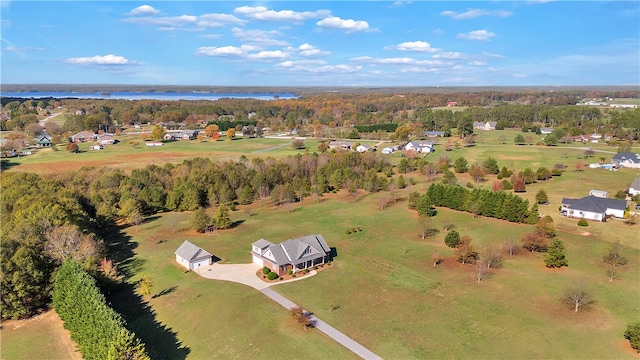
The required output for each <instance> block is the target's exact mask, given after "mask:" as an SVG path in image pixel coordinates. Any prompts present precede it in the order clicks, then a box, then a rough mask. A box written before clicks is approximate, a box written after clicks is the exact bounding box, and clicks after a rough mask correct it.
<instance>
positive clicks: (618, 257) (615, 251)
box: [602, 241, 627, 267]
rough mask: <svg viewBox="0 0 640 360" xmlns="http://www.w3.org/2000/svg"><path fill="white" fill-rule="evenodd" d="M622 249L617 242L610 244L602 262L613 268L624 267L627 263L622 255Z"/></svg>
mask: <svg viewBox="0 0 640 360" xmlns="http://www.w3.org/2000/svg"><path fill="white" fill-rule="evenodd" d="M621 252H622V247H621V245H620V242H619V241H616V242H615V243H613V244H611V246H610V247H609V250H608V251H607V254H606V255H605V256H604V257H603V258H602V260H603V261H604V262H605V263H607V264H609V265H611V266H613V267H616V266H619V265H625V264H626V263H627V258H626V257H624V256H623V255H622V253H621Z"/></svg>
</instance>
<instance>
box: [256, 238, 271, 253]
mask: <svg viewBox="0 0 640 360" xmlns="http://www.w3.org/2000/svg"><path fill="white" fill-rule="evenodd" d="M271 245H273V243H272V242H271V241H269V240H265V239H260V240H258V241H256V242H254V243H253V244H251V246H255V247H257V248H258V249H262V250H264V249H266V248H268V247H269V246H271Z"/></svg>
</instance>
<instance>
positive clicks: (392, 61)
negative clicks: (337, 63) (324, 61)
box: [349, 56, 448, 66]
mask: <svg viewBox="0 0 640 360" xmlns="http://www.w3.org/2000/svg"><path fill="white" fill-rule="evenodd" d="M349 60H350V61H353V62H361V63H370V64H381V65H420V66H443V65H448V63H445V62H442V61H440V60H418V59H414V58H409V57H396V58H372V57H370V56H358V57H354V58H351V59H349Z"/></svg>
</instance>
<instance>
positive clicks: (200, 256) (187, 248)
mask: <svg viewBox="0 0 640 360" xmlns="http://www.w3.org/2000/svg"><path fill="white" fill-rule="evenodd" d="M175 254H176V262H177V263H178V264H180V265H182V266H184V267H185V268H186V269H187V270H197V269H198V268H200V267H202V266H207V265H211V262H212V260H213V255H211V254H210V253H209V252H207V251H206V250H204V249H202V248H200V247H199V246H197V245H195V244H193V243H191V242H189V241H188V240H185V241H184V242H183V243H182V245H180V247H179V248H178V250H176V252H175Z"/></svg>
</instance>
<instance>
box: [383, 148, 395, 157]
mask: <svg viewBox="0 0 640 360" xmlns="http://www.w3.org/2000/svg"><path fill="white" fill-rule="evenodd" d="M393 152H394V150H393V148H392V147H388V146H387V147H386V148H384V149H382V153H383V154H384V155H391V154H393Z"/></svg>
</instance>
